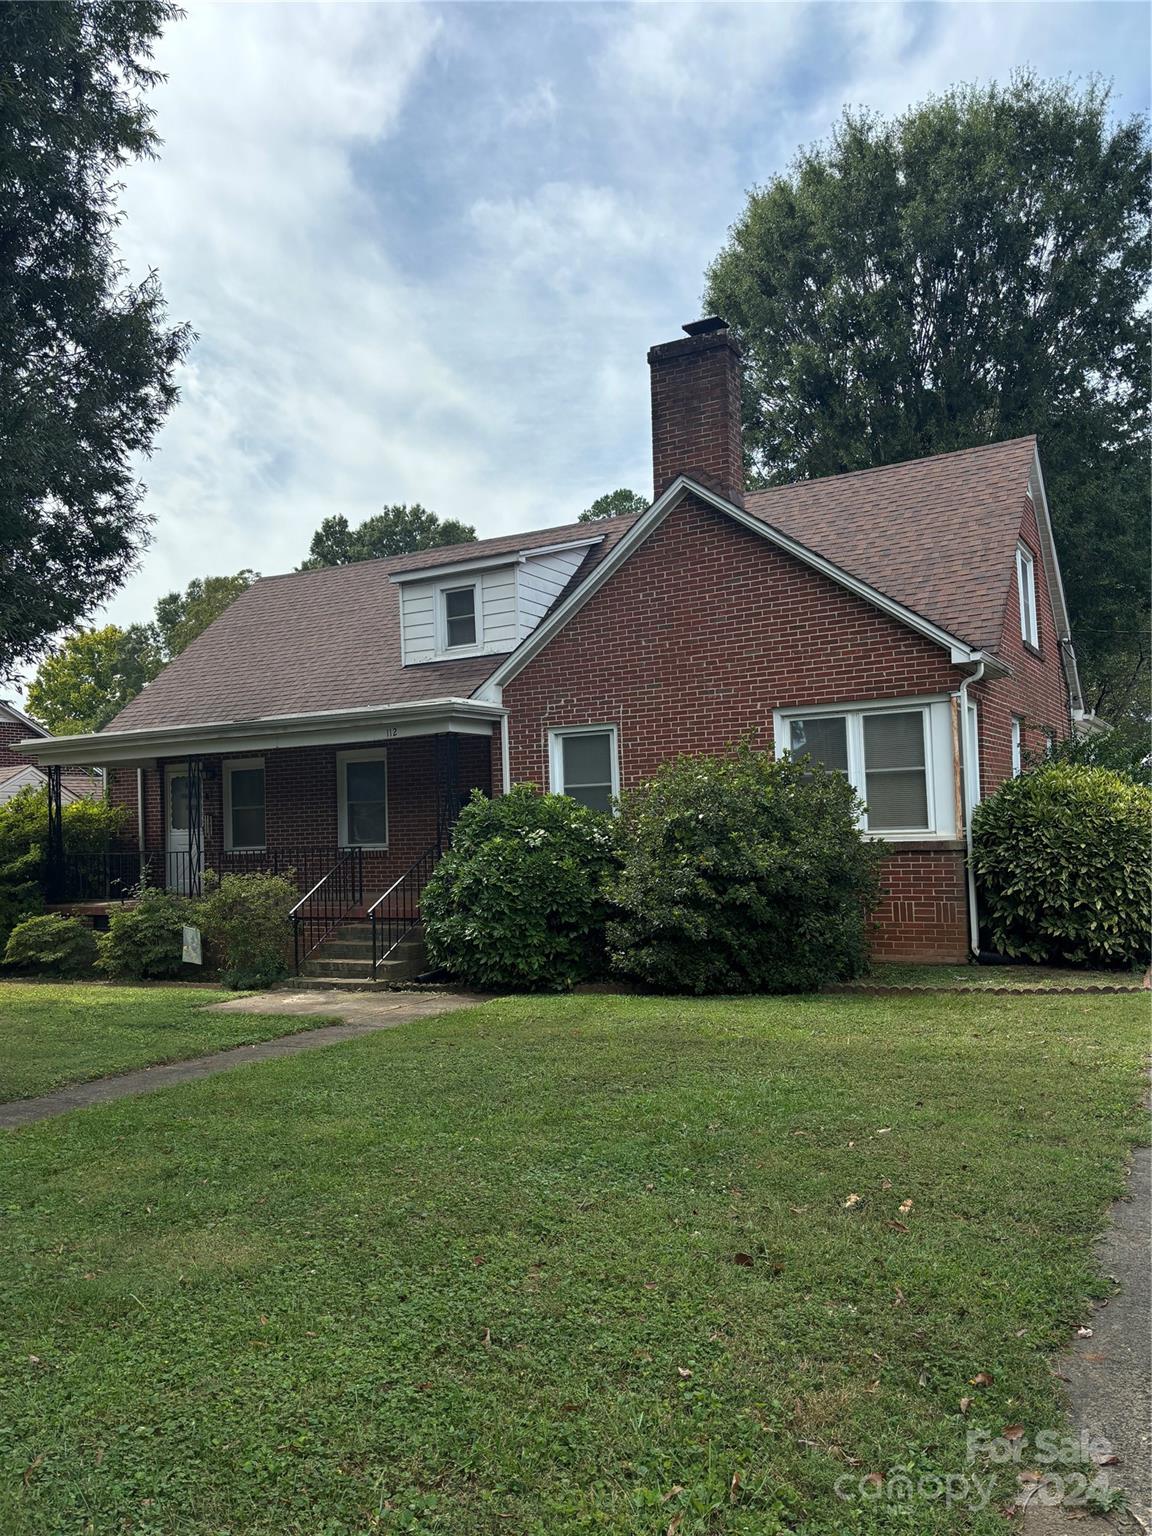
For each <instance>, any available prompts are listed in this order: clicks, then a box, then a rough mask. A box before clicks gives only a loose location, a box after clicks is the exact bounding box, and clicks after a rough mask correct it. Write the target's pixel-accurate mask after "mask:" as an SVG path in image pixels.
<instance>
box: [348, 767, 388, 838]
mask: <svg viewBox="0 0 1152 1536" xmlns="http://www.w3.org/2000/svg"><path fill="white" fill-rule="evenodd" d="M344 818H345V841H346V843H348V844H349V845H351V846H353V847H355V846H357V845H362V846H372V845H379V846H383V845H384V844H385V843H387V841H388V768H387V764H386V763H385V761H384V759H383V758H382V757H374V758H361V759H359V760H357V761H353V762H346V763H345V764H344Z"/></svg>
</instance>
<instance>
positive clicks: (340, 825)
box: [336, 747, 392, 849]
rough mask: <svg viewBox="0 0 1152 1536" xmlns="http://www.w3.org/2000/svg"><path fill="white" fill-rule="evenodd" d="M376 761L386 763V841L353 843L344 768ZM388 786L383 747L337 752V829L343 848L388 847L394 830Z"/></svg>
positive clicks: (386, 757)
mask: <svg viewBox="0 0 1152 1536" xmlns="http://www.w3.org/2000/svg"><path fill="white" fill-rule="evenodd" d="M374 762H379V763H383V764H384V841H383V842H382V843H352V842H349V840H348V775H347V774H346V773H345V772H344V768H345V765H346V764H348V763H374ZM388 786H389V774H388V753H387V751H385V750H384V749H383V748H382V747H363V748H360V749H359V750H357V751H355V752H337V754H336V808H337V815H338V822H337V831H338V833H339V837H340V846H341V848H365V849H383V848H387V846H388V839H389V837H390V836H391V832H392V816H391V813H390V810H389V805H388Z"/></svg>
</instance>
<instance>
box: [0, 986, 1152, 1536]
mask: <svg viewBox="0 0 1152 1536" xmlns="http://www.w3.org/2000/svg"><path fill="white" fill-rule="evenodd" d="M1146 1025H1147V1013H1146V1008H1145V1005H1144V1002H1143V1000H1141V999H1139V998H1126V997H1087V998H1076V997H1055V998H1035V997H1029V998H1015V997H989V998H974V997H970V996H953V997H948V996H943V997H940V996H931V997H915V996H913V997H882V998H869V997H853V996H836V997H818V998H810V999H801V1000H794V999H773V1000H751V1001H731V1000H720V1001H669V1000H666V999H659V998H632V997H630V998H611V997H574V998H553V999H523V1000H516V1001H502V1002H499V1003H495V1004H491V1005H489V1006H487V1007H485V1008H481V1009H474V1010H469V1011H466V1012H459V1013H455V1014H451V1015H445V1016H442V1017H439V1018H433V1019H427V1020H424V1021H421V1022H419V1023H415V1024H410V1025H406V1026H405V1027H404V1028H403V1029H401V1030H398V1031H395V1032H387V1033H384V1034H379V1035H374V1036H370V1037H366V1038H364V1039H362V1040H359V1041H354V1042H351V1043H349V1044H346V1045H341V1046H337V1047H334V1048H332V1049H329V1050H325V1051H323V1052H320V1053H316V1054H308V1055H306V1056H301V1057H296V1058H294V1059H289V1060H284V1061H278V1062H274V1063H269V1064H267V1065H261V1066H253V1067H247V1068H242V1069H240V1070H238V1071H235V1072H232V1073H229V1074H225V1075H222V1076H219V1077H216V1078H213V1079H210V1080H206V1081H203V1082H200V1083H196V1084H193V1085H189V1086H187V1087H182V1088H176V1089H170V1090H165V1091H163V1092H160V1093H156V1094H153V1095H150V1096H148V1097H146V1098H142V1099H138V1100H135V1101H126V1102H124V1103H122V1104H119V1105H113V1106H108V1107H106V1108H102V1109H98V1110H90V1111H86V1112H83V1113H80V1114H76V1115H71V1116H68V1117H65V1118H64V1119H62V1120H59V1121H49V1122H44V1123H42V1124H40V1125H36V1126H32V1127H29V1128H27V1129H25V1130H22V1131H18V1132H13V1133H9V1134H8V1135H7V1136H6V1137H3V1138H0V1157H3V1160H4V1166H3V1169H2V1171H0V1187H2V1188H3V1190H4V1196H3V1198H4V1201H5V1202H6V1208H5V1216H6V1228H7V1230H6V1235H5V1242H4V1244H3V1249H2V1252H3V1258H2V1259H0V1265H2V1266H3V1269H2V1275H0V1309H2V1314H3V1316H4V1319H5V1324H6V1330H5V1331H6V1334H7V1348H6V1350H5V1352H4V1367H5V1372H6V1378H5V1381H4V1383H3V1402H2V1404H0V1424H2V1425H3V1426H4V1430H3V1438H2V1442H0V1443H3V1445H4V1449H3V1452H2V1453H0V1454H2V1456H3V1460H2V1463H0V1530H3V1531H4V1532H5V1533H6V1536H8V1533H11V1536H24V1533H37V1536H40V1533H43V1536H64V1533H76V1536H81V1533H87V1532H91V1533H94V1536H116V1533H122V1532H123V1533H127V1532H131V1533H133V1536H191V1533H195V1536H368V1533H378V1532H387V1533H392V1532H406V1533H441V1532H450V1533H454V1536H496V1533H515V1536H569V1533H572V1536H575V1533H581V1536H583V1533H604V1532H610V1533H618V1536H667V1533H668V1532H673V1533H675V1536H705V1533H707V1536H775V1533H779V1532H784V1531H791V1532H794V1533H797V1536H897V1533H899V1536H931V1533H936V1532H956V1533H964V1536H981V1533H991V1532H994V1531H1003V1530H1005V1529H1006V1527H1005V1525H1004V1523H1003V1521H1002V1519H1001V1516H1000V1515H999V1514H997V1513H996V1510H995V1505H996V1504H997V1503H1002V1502H1003V1499H1004V1497H1006V1495H1007V1492H1008V1490H1009V1489H1010V1488H1011V1486H1013V1482H1014V1479H1013V1476H1012V1474H1011V1473H1009V1474H1008V1475H1007V1480H1006V1481H1004V1480H1002V1483H1001V1487H1000V1490H999V1492H998V1493H997V1496H996V1498H995V1499H994V1500H993V1504H992V1506H990V1507H989V1508H986V1509H984V1510H973V1509H970V1508H967V1507H965V1506H964V1505H962V1504H959V1505H954V1506H952V1507H949V1506H948V1505H946V1503H945V1502H944V1501H943V1500H941V1499H934V1498H931V1497H926V1498H923V1499H920V1500H919V1501H918V1502H915V1503H913V1504H908V1503H892V1502H887V1501H885V1500H880V1499H877V1498H875V1497H868V1496H865V1497H856V1498H854V1499H853V1500H852V1501H850V1502H844V1501H842V1500H841V1499H839V1498H838V1497H837V1495H836V1492H835V1485H836V1482H837V1479H838V1478H840V1477H843V1476H847V1477H848V1478H849V1483H850V1485H851V1488H850V1490H849V1491H851V1489H856V1490H859V1488H860V1479H861V1478H864V1477H867V1476H869V1475H872V1474H875V1475H878V1476H881V1477H886V1476H887V1475H888V1474H889V1473H890V1472H891V1471H892V1470H893V1469H894V1468H896V1467H897V1466H902V1467H908V1468H911V1469H912V1473H913V1475H914V1476H915V1477H916V1478H917V1479H918V1478H920V1477H923V1476H925V1475H928V1474H946V1473H955V1474H962V1473H968V1472H972V1471H976V1472H979V1473H981V1474H983V1472H984V1471H985V1469H984V1468H983V1467H982V1466H980V1465H976V1466H975V1467H972V1466H968V1465H967V1464H966V1462H965V1432H966V1430H967V1429H969V1428H972V1427H983V1428H987V1429H989V1430H991V1431H996V1432H998V1431H999V1430H1000V1429H1001V1428H1002V1427H1003V1426H1005V1425H1009V1424H1019V1425H1022V1426H1023V1427H1024V1429H1025V1430H1026V1431H1027V1432H1028V1433H1031V1432H1032V1431H1034V1430H1035V1429H1037V1428H1039V1427H1041V1426H1043V1425H1051V1424H1053V1423H1055V1422H1057V1418H1058V1412H1059V1401H1058V1396H1057V1391H1058V1384H1057V1383H1056V1382H1054V1380H1053V1378H1052V1376H1051V1374H1050V1371H1049V1369H1048V1366H1047V1364H1046V1361H1045V1354H1046V1352H1048V1351H1051V1350H1054V1349H1056V1348H1058V1347H1060V1346H1061V1345H1063V1344H1064V1342H1065V1340H1066V1338H1067V1336H1068V1334H1069V1332H1070V1331H1071V1330H1073V1329H1074V1328H1075V1326H1076V1325H1077V1324H1078V1323H1079V1322H1081V1321H1083V1319H1084V1316H1085V1311H1086V1298H1087V1297H1088V1296H1089V1295H1091V1294H1102V1291H1103V1287H1104V1284H1105V1282H1104V1281H1103V1280H1102V1277H1100V1276H1099V1275H1098V1274H1097V1273H1096V1271H1095V1269H1094V1266H1093V1263H1092V1259H1091V1250H1090V1241H1091V1238H1092V1235H1093V1234H1094V1233H1095V1232H1096V1231H1097V1229H1098V1227H1099V1226H1100V1223H1101V1222H1102V1220H1103V1218H1104V1213H1105V1210H1106V1205H1107V1202H1108V1201H1109V1199H1110V1198H1111V1197H1113V1196H1114V1195H1116V1193H1117V1192H1118V1191H1119V1189H1120V1188H1121V1171H1122V1166H1123V1162H1124V1158H1125V1155H1126V1151H1127V1148H1128V1147H1129V1145H1130V1144H1131V1142H1132V1141H1133V1140H1134V1139H1135V1138H1136V1137H1137V1136H1138V1135H1139V1134H1140V1130H1141V1126H1142V1118H1141V1116H1140V1113H1139V1108H1138V1103H1139V1096H1140V1078H1139V1066H1140V1060H1141V1056H1142V1052H1143V1048H1144V1043H1145V1034H1146ZM850 1196H859V1197H860V1198H859V1199H858V1200H850V1199H849V1197H850ZM906 1201H911V1202H912V1204H911V1207H910V1209H905V1210H903V1211H902V1210H901V1207H902V1205H904V1202H906ZM973 1378H978V1379H979V1380H980V1381H983V1382H985V1384H983V1385H981V1384H976V1385H973V1384H972V1382H973ZM963 1398H971V1399H972V1402H971V1405H970V1407H969V1410H968V1413H967V1415H965V1414H964V1413H962V1411H961V1400H962V1399H963ZM929 1487H930V1488H931V1485H929ZM864 1488H865V1490H866V1491H867V1492H868V1493H869V1494H871V1493H874V1492H875V1490H874V1489H873V1488H872V1487H871V1485H868V1484H865V1485H864Z"/></svg>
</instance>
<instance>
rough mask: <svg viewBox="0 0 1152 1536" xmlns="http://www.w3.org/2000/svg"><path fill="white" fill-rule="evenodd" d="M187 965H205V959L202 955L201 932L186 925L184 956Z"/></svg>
mask: <svg viewBox="0 0 1152 1536" xmlns="http://www.w3.org/2000/svg"><path fill="white" fill-rule="evenodd" d="M182 958H183V960H184V964H185V965H203V964H204V959H203V956H202V955H201V953H200V930H199V928H189V927H188V925H187V923H185V925H184V954H183V956H182Z"/></svg>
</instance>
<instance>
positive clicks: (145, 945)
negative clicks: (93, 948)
mask: <svg viewBox="0 0 1152 1536" xmlns="http://www.w3.org/2000/svg"><path fill="white" fill-rule="evenodd" d="M195 921H196V909H195V907H194V906H193V904H192V903H191V902H190V901H189V900H188V898H187V896H180V895H177V893H176V892H175V891H161V890H156V889H154V888H152V887H150V886H146V887H145V888H144V889H143V890H142V891H141V892H140V899H139V900H138V901H137V903H136V905H135V906H132V907H125V908H124V910H123V911H121V912H116V913H114V914H113V915H112V917H111V919H110V920H109V923H108V932H107V933H105V934H102V935H101V937H100V959H99V960H98V961H97V965H98V967H99V969H100V970H102V971H104V972H105V974H107V975H109V976H116V977H121V978H123V979H124V980H128V981H139V980H142V979H146V978H152V979H157V980H158V979H171V978H172V977H175V976H182V975H184V974H186V967H185V965H184V963H183V960H182V959H181V956H182V954H183V948H184V935H183V931H182V930H183V928H184V925H185V923H195Z"/></svg>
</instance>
